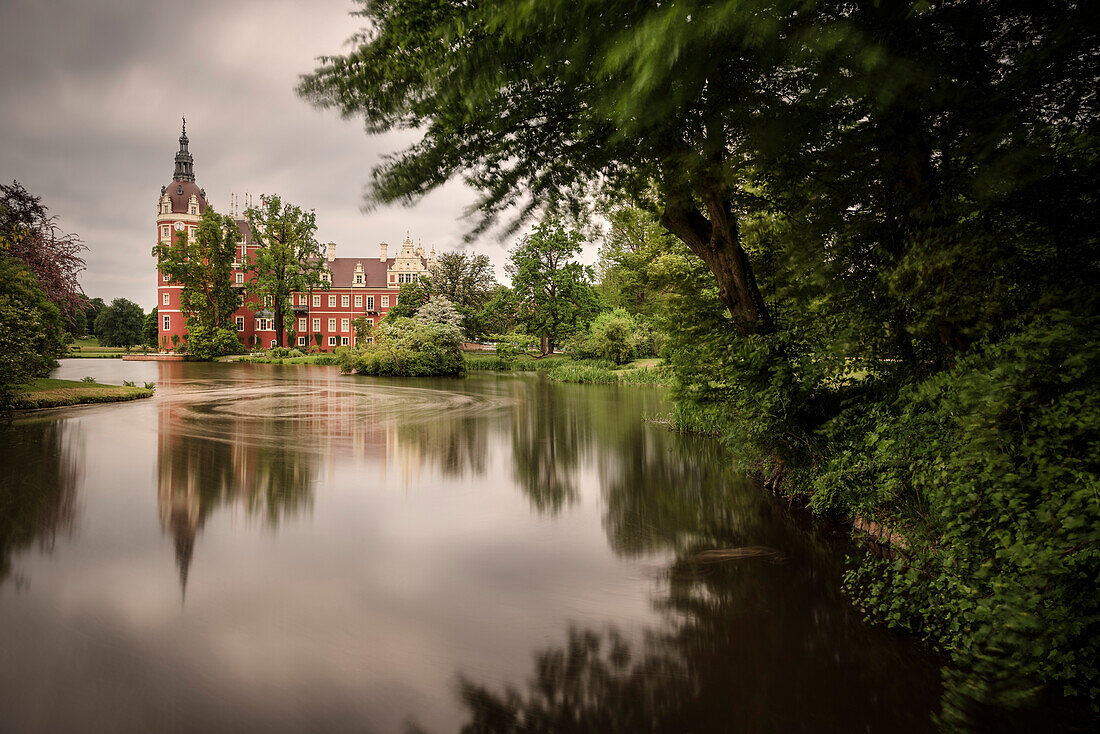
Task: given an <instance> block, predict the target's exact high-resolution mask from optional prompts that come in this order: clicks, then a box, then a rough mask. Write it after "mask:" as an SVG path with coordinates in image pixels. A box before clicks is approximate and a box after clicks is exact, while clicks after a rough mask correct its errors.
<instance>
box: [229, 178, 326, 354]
mask: <svg viewBox="0 0 1100 734" xmlns="http://www.w3.org/2000/svg"><path fill="white" fill-rule="evenodd" d="M244 216H245V219H246V220H248V226H249V228H250V229H251V231H252V239H253V241H254V242H255V243H256V245H257V247H256V249H255V251H254V253H253V254H252V256H251V261H250V262H248V263H247V264H246V268H247V270H248V272H249V273H251V275H252V278H251V280H249V281H248V293H249V295H252V296H255V297H256V298H257V301H256V306H255V307H256V308H259V309H261V310H263V309H270V310H271V312H272V317H273V320H274V326H275V339H276V344H277V345H278V346H283V338H284V324H285V323H286V321H287V320H289V321H290V322H291V323H293V320H294V315H293V311H292V310H291V304H290V296H291V294H292V293H295V292H311V291H313V290H328V288H329V282H328V281H327V280H325V279H324V276H325V274H326V273H327V272H328V268H327V266H326V261H325V253H324V250H323V248H322V246H321V244H320V243H319V242H318V241H317V238H316V232H317V217H316V215H315V214H314V213H313V211H312V210H311V211H308V212H307V211H303V210H302V209H301V208H300V207H298V206H295V205H294V204H291V203H290V202H284V201H283V200H282V199H281V198H279V197H278V196H272V195H265V196H263V197H261V198H260V206H258V207H252V208H249V209H248V210H246V211H245V213H244Z"/></svg>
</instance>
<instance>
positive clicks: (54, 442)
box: [0, 420, 80, 582]
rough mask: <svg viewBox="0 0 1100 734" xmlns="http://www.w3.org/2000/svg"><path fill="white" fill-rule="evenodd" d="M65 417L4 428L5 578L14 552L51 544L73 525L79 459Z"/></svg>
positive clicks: (0, 433) (0, 517)
mask: <svg viewBox="0 0 1100 734" xmlns="http://www.w3.org/2000/svg"><path fill="white" fill-rule="evenodd" d="M74 430H78V429H77V428H75V427H74V426H72V425H71V424H70V423H69V422H66V421H57V420H44V421H25V422H24V421H21V422H19V423H16V424H14V425H8V426H4V427H2V428H0V582H2V581H4V580H5V579H6V578H7V577H8V575H10V573H11V560H12V556H13V555H15V554H16V553H17V552H19V551H21V550H23V549H25V548H28V547H29V546H31V545H32V544H33V543H35V542H36V541H37V542H38V544H39V545H40V546H41V547H42V548H51V547H52V546H53V542H54V539H55V538H56V537H57V533H58V532H59V531H66V530H69V529H70V528H72V524H73V518H74V516H75V514H76V510H75V507H76V494H77V484H78V480H79V476H80V474H79V471H78V467H79V465H80V457H79V456H78V451H77V450H76V449H75V448H74V443H75V441H74V435H73V431H74Z"/></svg>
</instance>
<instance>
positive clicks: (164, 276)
mask: <svg viewBox="0 0 1100 734" xmlns="http://www.w3.org/2000/svg"><path fill="white" fill-rule="evenodd" d="M161 277H162V278H164V282H165V283H167V282H168V275H167V274H165V275H163V276H161Z"/></svg>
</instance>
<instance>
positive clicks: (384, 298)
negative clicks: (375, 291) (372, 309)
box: [382, 296, 390, 308]
mask: <svg viewBox="0 0 1100 734" xmlns="http://www.w3.org/2000/svg"><path fill="white" fill-rule="evenodd" d="M389 307H390V297H389V296H382V308H389Z"/></svg>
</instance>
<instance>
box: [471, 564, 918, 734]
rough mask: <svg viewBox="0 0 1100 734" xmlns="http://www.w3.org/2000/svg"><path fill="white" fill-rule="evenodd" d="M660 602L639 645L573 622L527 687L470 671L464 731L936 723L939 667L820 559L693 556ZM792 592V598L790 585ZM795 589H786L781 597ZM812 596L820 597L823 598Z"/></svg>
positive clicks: (817, 728)
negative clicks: (834, 587)
mask: <svg viewBox="0 0 1100 734" xmlns="http://www.w3.org/2000/svg"><path fill="white" fill-rule="evenodd" d="M670 575H671V583H670V593H669V595H668V596H665V597H663V598H661V599H660V600H659V602H658V603H659V606H661V607H662V608H665V609H666V610H667V611H668V612H669V621H670V630H669V631H664V632H661V633H650V634H649V635H647V636H646V637H645V639H644V641H643V642H642V643H640V644H639V645H637V646H636V647H635V649H631V648H630V646H629V645H627V644H626V643H625V642H624V640H623V637H622V635H621V634H620V633H618V632H617V631H616V630H614V629H611V630H609V631H607V632H605V633H598V632H593V631H591V630H577V629H571V630H570V632H569V639H568V642H567V643H566V645H565V646H564V647H561V648H553V649H550V650H546V651H543V652H541V653H539V654H538V655H537V656H536V662H535V667H534V676H533V678H532V679H531V680H530V681H529V682H528V683H527V685H526V687H525V688H524V689H522V690H520V689H517V688H515V687H508V688H507V689H506V690H505V691H503V692H495V691H492V690H490V689H488V688H486V687H483V686H479V685H477V684H475V683H473V682H471V681H469V680H466V679H463V680H462V684H461V695H462V701H463V704H464V706H465V707H466V708H467V710H468V713H469V717H470V719H469V723H468V724H467V725H466V726H465V727H464V728H463V729H462V731H464V732H669V733H672V732H676V733H677V734H678V733H680V732H711V731H738V732H740V731H745V732H771V731H774V732H822V731H836V732H849V731H888V732H905V731H927V730H930V729H931V719H930V716H929V712H930V711H931V710H932V709H933V706H934V701H935V698H936V691H937V678H936V672H935V668H934V666H933V665H931V664H928V665H924V664H920V661H919V660H918V662H917V664H915V663H914V660H913V659H912V658H911V657H909V656H906V657H903V656H902V653H901V652H900V651H899V648H898V644H897V640H894V639H893V638H891V637H889V636H887V635H885V634H881V633H879V632H878V631H877V630H870V629H867V628H865V627H864V626H863V625H862V624H861V623H860V620H859V619H858V616H857V615H855V614H854V613H853V612H851V611H850V610H848V609H847V608H846V607H845V606H844V605H843V604H842V603H838V600H837V599H835V597H834V596H832V595H829V594H825V595H824V596H823V597H822V596H819V593H820V591H821V589H820V588H819V587H820V585H821V584H822V583H823V582H822V580H821V579H820V578H818V577H819V576H820V574H819V573H818V572H817V571H816V570H815V568H814V567H813V566H812V565H803V564H797V563H795V562H793V561H792V562H791V563H787V564H784V565H773V564H770V563H768V562H766V561H763V560H760V559H755V560H743V561H735V562H729V563H719V564H713V565H712V566H711V567H710V568H707V569H706V570H705V571H704V572H700V569H699V568H698V564H695V563H692V562H691V561H689V560H688V559H687V556H684V557H682V558H681V561H680V562H679V563H677V564H676V565H674V567H673V569H672V571H671V573H670ZM791 590H793V593H791ZM785 591H786V592H787V593H784V592H785ZM815 600H816V601H815Z"/></svg>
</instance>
